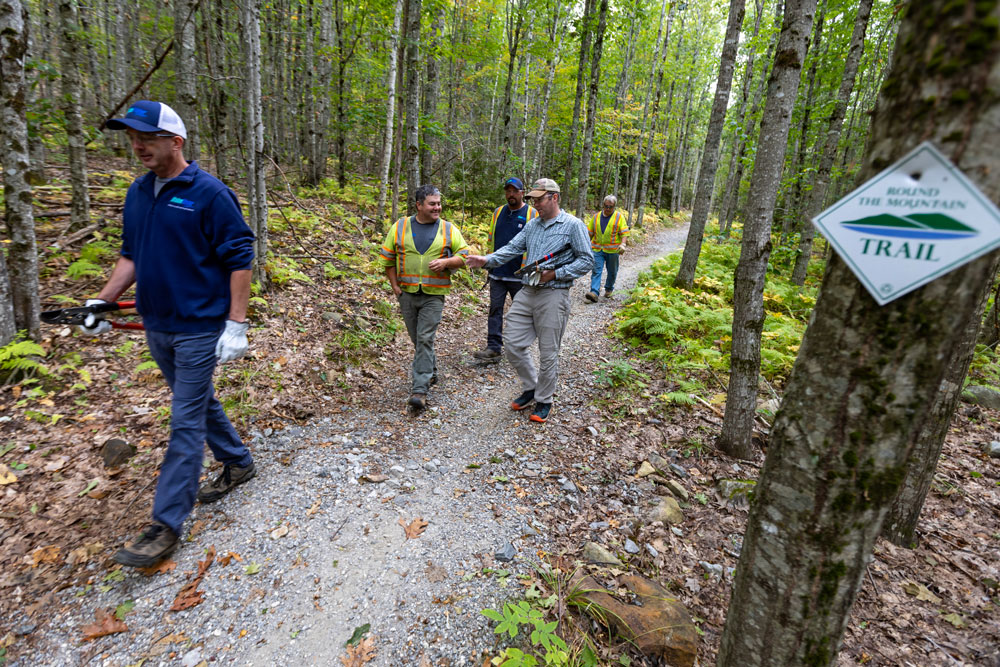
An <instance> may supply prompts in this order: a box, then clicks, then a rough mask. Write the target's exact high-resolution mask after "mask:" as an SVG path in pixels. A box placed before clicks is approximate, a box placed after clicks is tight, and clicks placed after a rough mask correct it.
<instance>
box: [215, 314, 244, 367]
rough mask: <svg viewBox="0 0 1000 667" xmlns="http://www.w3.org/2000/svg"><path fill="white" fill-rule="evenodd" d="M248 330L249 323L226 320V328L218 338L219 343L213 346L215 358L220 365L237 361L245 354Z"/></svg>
mask: <svg viewBox="0 0 1000 667" xmlns="http://www.w3.org/2000/svg"><path fill="white" fill-rule="evenodd" d="M249 328H250V323H249V322H235V321H233V320H226V328H225V330H224V331H223V332H222V335H221V336H219V342H218V343H216V345H215V358H216V359H218V361H219V363H220V364H224V363H226V362H227V361H232V360H233V359H239V358H240V357H242V356H243V355H244V354H246V353H247V347H249V345H250V343H249V341H247V329H249Z"/></svg>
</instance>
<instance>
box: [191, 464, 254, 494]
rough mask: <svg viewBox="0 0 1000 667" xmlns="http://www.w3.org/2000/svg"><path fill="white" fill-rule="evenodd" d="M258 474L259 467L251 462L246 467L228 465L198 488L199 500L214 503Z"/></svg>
mask: <svg viewBox="0 0 1000 667" xmlns="http://www.w3.org/2000/svg"><path fill="white" fill-rule="evenodd" d="M256 474H257V467H256V466H255V465H254V464H253V462H251V463H250V465H248V466H247V467H246V468H241V467H240V466H237V465H227V466H225V467H224V468H223V469H222V473H221V474H220V475H219V476H218V477H216V478H215V479H214V480H212V481H211V482H206V483H205V484H202V486H201V488H200V489H198V502H200V503H214V502H215V501H216V500H218V499H219V498H221V497H222V496H224V495H226V494H227V493H229V492H230V491H232V490H233V489H235V488H236V487H237V486H239V485H240V484H242V483H243V482H247V481H250V480H251V479H253V476H254V475H256Z"/></svg>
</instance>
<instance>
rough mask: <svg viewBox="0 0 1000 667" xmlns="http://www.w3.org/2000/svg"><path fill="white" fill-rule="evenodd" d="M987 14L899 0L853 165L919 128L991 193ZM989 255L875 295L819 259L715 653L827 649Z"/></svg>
mask: <svg viewBox="0 0 1000 667" xmlns="http://www.w3.org/2000/svg"><path fill="white" fill-rule="evenodd" d="M998 21H1000V3H998V2H996V0H993V1H992V2H989V3H978V4H974V3H972V2H968V3H965V2H962V3H954V2H948V1H946V0H927V1H925V2H918V3H911V4H910V5H909V6H908V9H907V12H906V15H905V17H904V18H903V22H902V26H901V28H900V33H899V39H898V48H897V51H896V53H895V55H894V57H893V66H892V72H891V73H890V75H889V78H888V79H887V80H886V83H885V86H884V87H883V89H882V93H881V96H880V99H879V101H878V104H877V107H876V111H875V115H874V118H873V121H872V130H871V135H870V137H869V141H868V144H867V149H866V152H865V157H864V166H863V167H862V171H861V174H860V178H859V180H860V181H867V180H869V179H871V178H872V177H874V176H875V175H876V174H877V173H878V172H879V171H881V170H882V169H884V168H885V167H886V166H888V165H889V164H892V163H893V162H894V161H895V160H897V159H898V158H900V157H902V156H903V155H904V154H905V153H907V152H908V151H909V150H910V149H912V148H913V147H914V146H915V145H916V144H917V143H918V142H920V141H922V140H928V139H929V140H931V141H934V142H935V143H936V144H937V146H938V147H939V148H940V149H941V150H942V151H943V152H944V153H945V155H947V156H948V157H949V158H950V159H951V160H952V161H953V162H954V163H955V164H956V166H957V167H958V169H960V170H961V171H962V172H963V173H964V174H965V175H966V176H968V177H969V178H970V179H971V180H972V181H973V182H975V183H976V185H978V186H979V188H980V189H981V190H982V191H983V194H984V195H985V198H986V199H989V200H991V201H997V200H998V199H1000V181H998V180H997V178H996V173H997V170H998V169H1000V152H998V151H997V139H996V119H997V117H998V114H1000V88H998V85H1000V50H998V49H997V48H996V46H995V41H993V42H990V44H991V46H990V48H982V44H983V43H982V42H976V40H974V39H971V38H970V36H971V35H975V34H980V32H979V31H980V30H981V26H982V25H988V24H992V25H993V26H996V25H997V22H998ZM994 30H995V28H994ZM954 63H960V64H961V67H959V68H958V69H957V70H955V71H951V70H950V67H951V66H952V65H953V64H954ZM959 91H960V93H959ZM956 93H959V94H956ZM997 257H998V252H996V251H994V252H993V253H990V254H989V255H986V256H984V257H981V258H979V259H977V260H975V261H973V262H971V263H969V264H966V265H965V266H962V267H960V268H958V269H955V270H953V271H951V272H949V273H947V274H945V275H944V276H942V277H940V278H938V279H936V280H935V281H933V282H931V283H929V284H928V285H926V286H924V287H922V288H920V289H918V290H916V291H914V292H911V293H909V294H907V295H905V296H903V297H901V298H899V299H897V300H895V301H893V302H891V303H889V304H886V305H885V306H881V307H879V306H877V305H876V303H875V301H874V300H873V299H872V298H871V296H870V295H869V294H868V292H867V290H866V289H865V288H864V287H863V286H862V285H861V283H860V282H859V281H858V280H857V279H856V278H855V277H854V275H853V274H852V273H851V271H850V269H849V268H848V266H847V264H846V263H845V262H844V261H842V260H841V259H840V258H839V257H837V256H834V257H833V258H832V259H831V260H830V262H829V264H828V265H827V269H826V275H825V276H824V279H823V286H822V288H821V292H820V297H819V300H818V301H817V304H816V308H815V310H814V312H813V316H812V320H811V323H810V325H809V328H808V330H807V331H806V334H805V337H804V338H803V340H802V347H801V350H800V352H799V356H798V359H797V360H796V362H795V367H794V369H793V371H792V375H791V378H790V380H789V383H788V388H787V389H786V391H785V398H784V402H783V404H782V406H781V408H780V409H779V411H778V414H777V418H776V419H775V423H774V426H773V427H772V430H771V437H770V442H769V445H768V452H767V460H766V461H765V463H764V468H763V470H762V471H761V475H760V480H759V481H758V483H757V486H756V489H755V500H754V504H753V507H752V509H751V512H750V516H749V519H748V522H747V532H746V536H745V537H744V540H743V549H742V553H741V556H740V562H739V565H738V567H737V568H736V578H735V582H734V585H733V594H732V598H731V600H730V605H729V614H728V618H727V620H726V626H725V629H724V631H723V634H722V640H721V649H720V652H719V660H718V664H719V665H721V666H724V667H728V666H729V665H740V666H741V667H743V666H746V665H802V664H808V665H816V666H818V667H822V666H824V665H833V664H835V663H836V661H837V654H838V652H839V650H840V648H841V645H842V640H843V633H844V628H845V627H846V625H847V622H848V618H849V613H850V610H851V606H852V605H853V603H854V600H855V598H856V596H857V593H858V590H859V589H860V587H861V583H862V581H863V578H864V574H865V569H866V567H867V565H868V563H869V562H870V560H871V552H872V547H873V544H874V541H875V538H876V537H877V536H878V535H879V533H880V531H881V530H882V526H883V522H884V519H885V516H886V513H887V512H888V510H889V504H890V503H891V502H892V501H893V498H894V497H895V496H896V493H897V491H898V489H899V485H900V482H901V481H902V479H903V475H904V471H905V469H906V464H907V459H908V458H909V457H910V456H911V453H912V450H913V448H914V444H915V442H916V441H917V439H918V438H919V437H920V436H921V434H922V433H924V432H925V429H926V428H927V427H928V425H929V424H930V423H931V422H933V421H934V420H935V419H937V416H935V415H933V414H932V412H933V408H932V406H933V405H934V401H935V399H936V397H937V396H938V394H939V392H940V389H941V383H942V380H943V379H944V378H945V377H946V373H947V371H948V368H949V367H950V366H952V365H953V364H954V363H955V359H956V353H955V347H956V345H955V342H956V340H959V339H960V338H961V337H962V335H963V332H965V331H966V330H967V329H966V327H968V326H969V325H970V320H974V319H975V318H976V315H977V310H979V309H980V308H981V304H982V301H983V294H984V291H985V290H986V289H988V285H989V284H990V283H991V279H992V278H993V275H992V273H991V271H992V270H993V268H994V266H995V262H996V260H997Z"/></svg>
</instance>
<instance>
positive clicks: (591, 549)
mask: <svg viewBox="0 0 1000 667" xmlns="http://www.w3.org/2000/svg"><path fill="white" fill-rule="evenodd" d="M580 557H581V558H583V560H585V561H587V562H588V563H600V564H602V565H617V566H619V567H621V564H622V562H621V561H620V560H618V556H615V555H614V554H613V553H611V552H610V551H608V550H607V549H605V548H604V547H602V546H601V545H600V544H598V543H597V542H587V544H585V545H584V546H583V553H581V554H580Z"/></svg>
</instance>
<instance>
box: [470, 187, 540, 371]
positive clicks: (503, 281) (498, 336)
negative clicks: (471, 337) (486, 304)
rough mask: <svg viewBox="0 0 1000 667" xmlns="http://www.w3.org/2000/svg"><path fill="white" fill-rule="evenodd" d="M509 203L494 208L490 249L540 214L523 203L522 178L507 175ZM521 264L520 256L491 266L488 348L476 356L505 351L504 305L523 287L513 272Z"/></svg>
mask: <svg viewBox="0 0 1000 667" xmlns="http://www.w3.org/2000/svg"><path fill="white" fill-rule="evenodd" d="M503 194H504V197H506V198H507V205H506V206H500V207H498V208H497V209H496V210H495V211H493V220H492V222H491V223H490V235H489V240H488V245H489V251H490V252H496V251H497V250H499V249H500V248H502V247H504V246H505V245H507V244H508V243H510V242H511V240H512V239H513V238H514V237H515V236H517V235H518V234H519V233H520V232H521V230H522V229H524V226H525V225H526V224H528V221H529V220H531V219H532V218H535V217H538V211H536V210H535V209H534V208H532V207H531V206H528V205H527V204H525V203H524V183H522V182H521V179H520V178H508V179H507V182H506V183H504V184H503ZM519 268H521V258H514V259H512V260H511V261H509V262H507V263H506V264H504V265H503V266H498V267H496V268H495V269H491V270H490V272H489V282H490V316H489V320H488V321H487V324H486V349H483V350H477V351H476V352H473V353H472V356H474V357H475V358H476V359H481V360H483V361H499V360H500V357H501V356H502V354H503V309H504V306H505V305H506V304H507V295H508V294H509V295H510V298H511V301H513V300H514V296H515V295H516V294H517V293H518V291H519V290H520V289H521V279H520V278H519V277H517V276H515V275H514V272H515V271H517V270H518V269H519Z"/></svg>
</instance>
